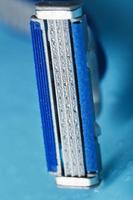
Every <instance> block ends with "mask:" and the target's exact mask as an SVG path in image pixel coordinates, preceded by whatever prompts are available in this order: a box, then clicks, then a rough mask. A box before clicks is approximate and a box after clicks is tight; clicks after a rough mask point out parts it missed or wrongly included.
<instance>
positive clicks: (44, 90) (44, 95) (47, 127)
mask: <svg viewBox="0 0 133 200" xmlns="http://www.w3.org/2000/svg"><path fill="white" fill-rule="evenodd" d="M31 33H32V42H33V50H34V60H35V69H36V78H37V86H38V94H39V103H40V110H41V118H42V127H43V135H44V143H45V151H46V160H47V166H48V170H49V171H51V172H56V171H57V160H56V149H55V140H54V130H53V122H52V112H51V106H50V96H49V89H48V77H47V69H46V62H45V55H44V45H43V38H42V31H41V28H40V24H39V23H38V22H33V21H31Z"/></svg>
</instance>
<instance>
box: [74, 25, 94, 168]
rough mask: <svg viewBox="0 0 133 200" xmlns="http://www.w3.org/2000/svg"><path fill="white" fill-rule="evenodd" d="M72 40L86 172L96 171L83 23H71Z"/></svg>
mask: <svg viewBox="0 0 133 200" xmlns="http://www.w3.org/2000/svg"><path fill="white" fill-rule="evenodd" d="M72 38H73V46H74V57H75V63H76V72H77V81H78V91H79V101H80V111H81V120H82V129H83V142H84V153H85V163H86V170H87V172H95V171H96V170H98V166H97V157H96V145H95V136H94V120H95V117H94V110H93V99H92V88H91V81H90V74H89V69H88V67H87V58H86V48H85V46H86V45H85V42H86V41H85V32H84V22H81V23H72Z"/></svg>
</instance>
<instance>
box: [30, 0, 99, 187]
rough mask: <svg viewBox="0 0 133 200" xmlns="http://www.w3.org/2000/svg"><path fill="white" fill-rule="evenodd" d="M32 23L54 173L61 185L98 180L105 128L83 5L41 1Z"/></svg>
mask: <svg viewBox="0 0 133 200" xmlns="http://www.w3.org/2000/svg"><path fill="white" fill-rule="evenodd" d="M30 24H31V33H32V42H33V50H34V60H35V71H36V79H37V87H38V95H39V104H40V112H41V120H42V128H43V136H44V144H45V152H46V162H47V168H48V172H50V173H51V174H52V175H54V176H55V177H56V183H57V185H58V186H60V187H80V188H84V187H85V188H86V187H90V186H94V185H97V184H99V182H100V179H101V157H100V148H99V143H98V135H99V134H98V132H99V128H98V125H97V123H96V119H95V111H94V102H93V90H92V83H93V82H95V81H92V77H91V72H90V71H91V70H90V67H89V62H88V54H89V53H88V43H89V41H88V39H87V38H88V36H87V35H88V28H87V22H86V18H85V16H84V14H83V10H82V6H81V5H80V4H77V3H73V2H70V1H69V2H68V1H63V2H62V1H45V2H43V3H39V4H37V5H36V13H35V15H34V16H32V18H31V23H30Z"/></svg>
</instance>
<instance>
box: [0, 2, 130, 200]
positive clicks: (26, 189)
mask: <svg viewBox="0 0 133 200" xmlns="http://www.w3.org/2000/svg"><path fill="white" fill-rule="evenodd" d="M86 8H87V10H88V13H90V15H91V16H92V18H93V20H94V22H95V24H96V26H97V29H98V32H99V35H100V39H101V42H102V44H103V47H104V50H105V52H106V56H107V63H108V66H107V67H108V68H107V72H106V75H105V78H104V79H103V81H102V83H101V89H102V95H103V99H102V100H103V109H102V113H101V116H100V118H99V119H98V121H99V124H100V126H101V128H102V136H101V137H100V143H101V149H102V158H103V171H104V180H103V182H102V183H101V185H100V186H99V187H97V188H95V189H90V190H68V189H65V190H64V189H58V188H56V186H55V184H54V179H53V178H52V177H51V176H50V175H48V174H47V171H46V164H45V158H44V148H43V136H42V131H41V122H40V113H39V106H38V97H37V89H36V81H35V73H34V63H33V55H32V46H31V41H30V38H29V37H27V36H23V35H21V34H18V33H15V32H14V31H12V30H9V28H7V27H5V26H3V25H1V26H0V29H1V31H0V199H1V200H17V199H18V200H43V199H47V200H56V199H61V200H67V199H71V200H75V199H76V200H80V199H82V200H88V199H91V200H93V199H95V200H104V199H106V198H107V199H108V200H112V199H113V200H132V199H133V92H132V88H133V55H132V53H133V24H132V18H133V12H132V8H133V2H132V0H123V1H119V0H112V1H107V0H106V1H104V0H101V1H99V0H95V1H91V0H90V1H88V3H87V4H86Z"/></svg>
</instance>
